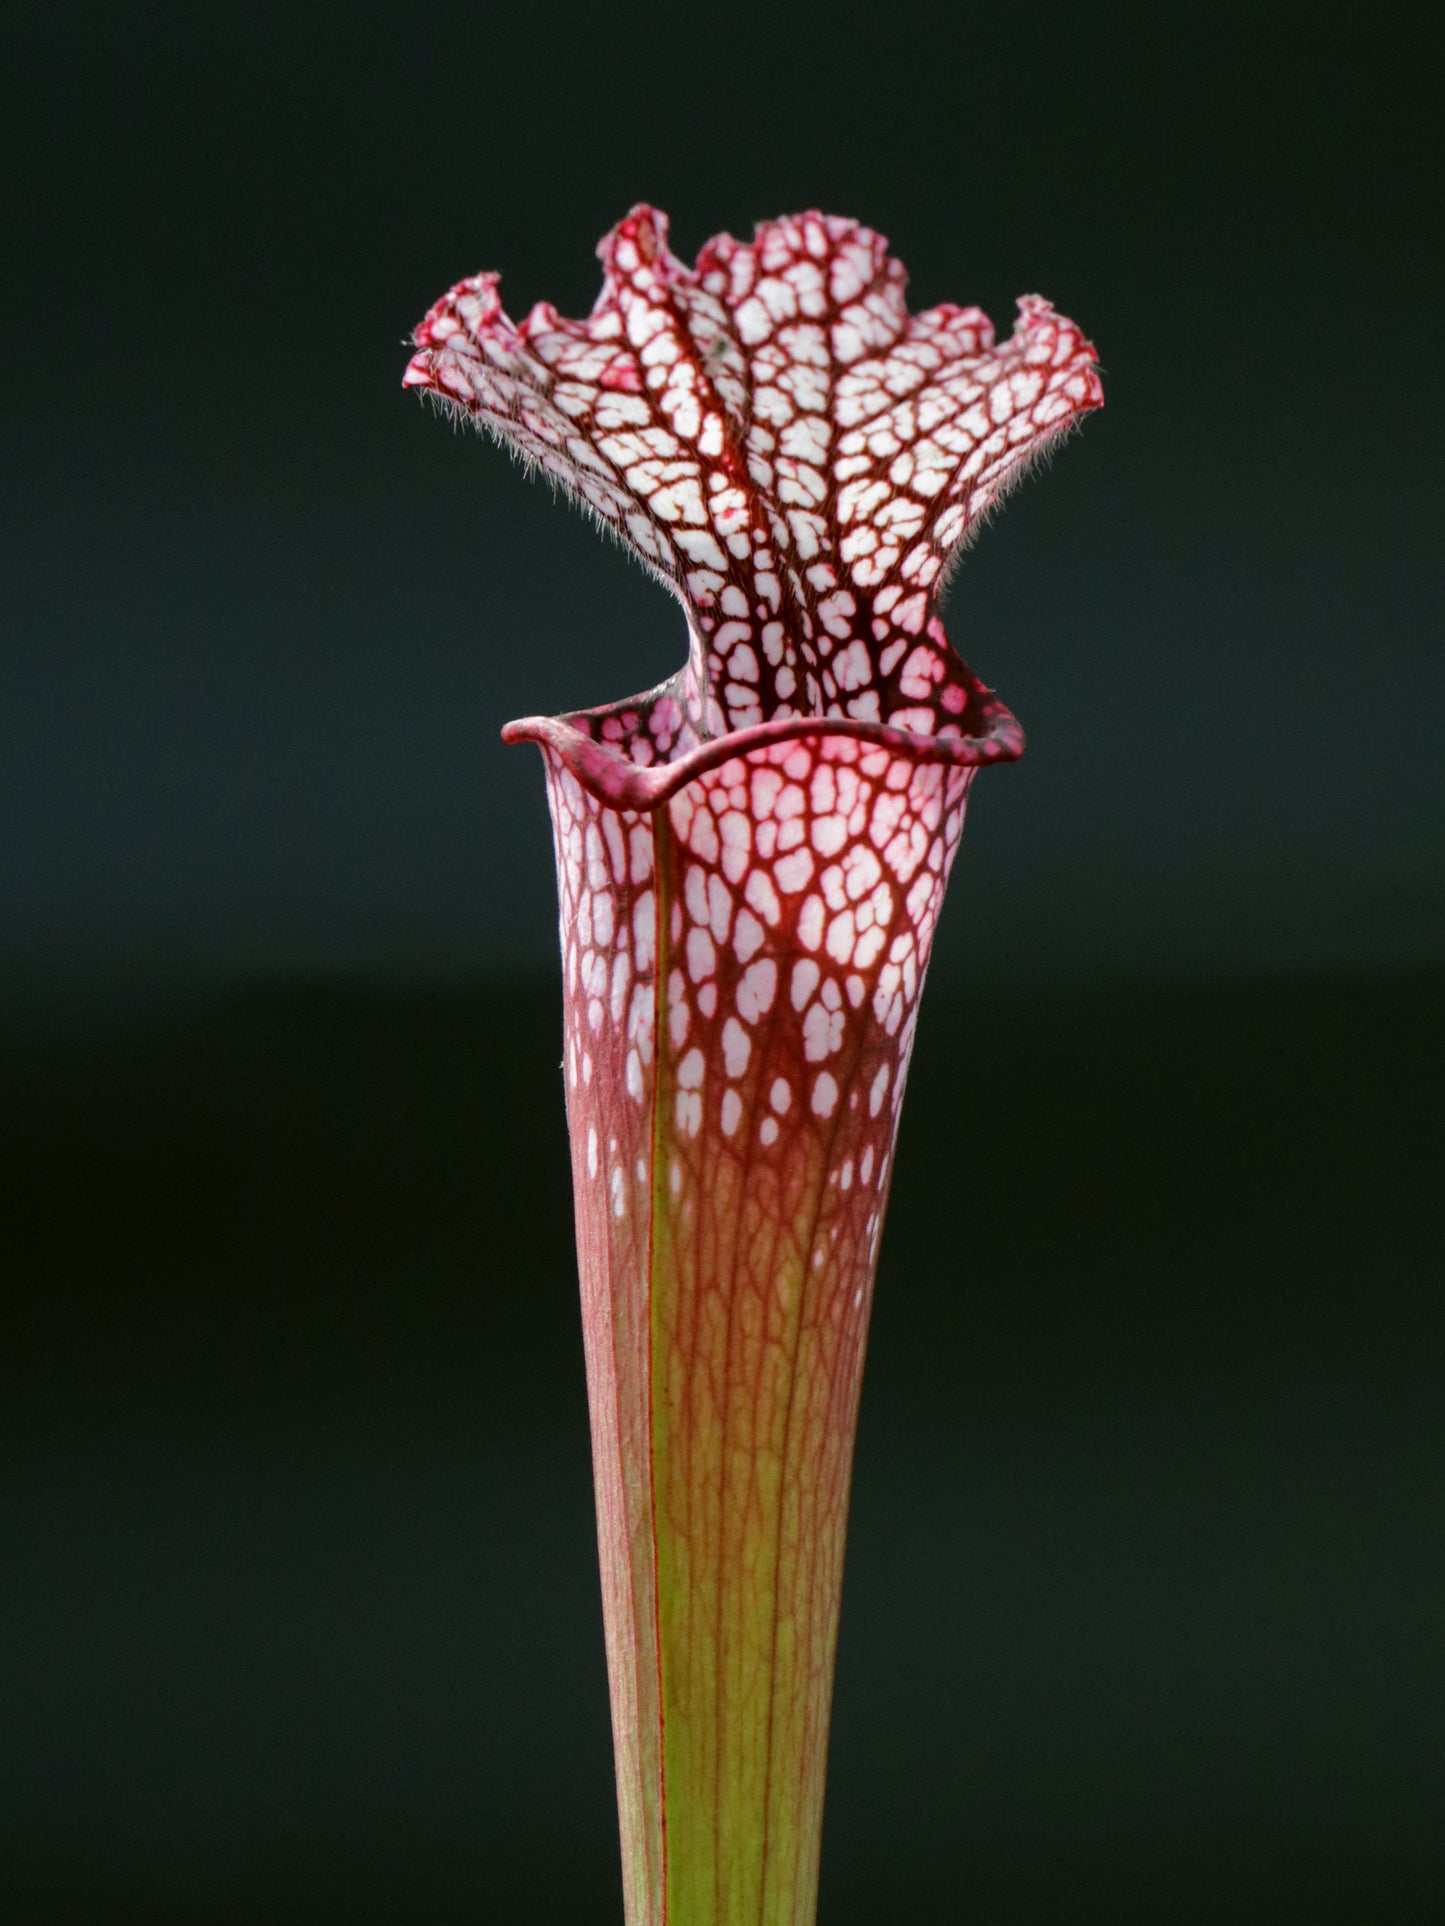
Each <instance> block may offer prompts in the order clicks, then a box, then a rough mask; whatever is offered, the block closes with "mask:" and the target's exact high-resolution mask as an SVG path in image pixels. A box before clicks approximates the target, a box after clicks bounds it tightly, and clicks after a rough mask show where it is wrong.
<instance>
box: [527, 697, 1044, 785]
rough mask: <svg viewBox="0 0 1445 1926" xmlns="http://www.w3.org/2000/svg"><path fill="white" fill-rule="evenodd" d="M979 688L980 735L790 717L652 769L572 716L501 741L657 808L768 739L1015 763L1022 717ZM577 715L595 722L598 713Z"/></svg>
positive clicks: (958, 761) (538, 719)
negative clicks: (842, 742) (542, 752)
mask: <svg viewBox="0 0 1445 1926" xmlns="http://www.w3.org/2000/svg"><path fill="white" fill-rule="evenodd" d="M980 693H981V695H982V697H983V698H984V700H983V701H982V702H981V704H980V708H981V710H982V713H983V716H984V717H986V718H987V727H986V729H985V731H984V733H983V734H981V735H976V736H920V735H917V734H915V733H914V732H913V731H912V730H908V729H895V728H893V727H891V726H890V725H889V724H888V723H886V722H855V721H852V720H851V719H849V718H847V717H840V716H787V717H784V718H782V719H781V720H779V721H776V722H760V723H757V724H755V725H754V726H753V727H752V728H749V729H737V730H732V731H730V732H729V733H728V734H727V735H724V736H714V737H712V738H711V739H710V740H708V741H706V742H702V743H699V744H698V746H697V747H696V748H695V749H690V750H688V751H687V753H686V754H685V755H682V756H679V757H678V758H677V759H676V761H674V762H667V763H660V764H656V765H654V766H653V767H652V768H650V769H644V768H641V767H639V765H638V764H637V763H635V762H631V761H629V760H628V758H627V757H626V756H625V755H623V754H621V753H620V751H619V750H618V749H617V748H615V747H614V746H613V745H612V744H611V743H608V742H599V741H598V740H597V739H596V738H595V737H593V736H591V735H589V734H587V733H586V732H585V731H584V730H583V729H581V728H579V727H578V726H577V723H576V722H575V721H574V720H573V719H572V718H571V717H569V716H522V717H519V719H518V720H517V721H515V722H509V723H508V724H507V725H506V727H505V728H504V729H503V730H502V740H503V742H509V743H515V742H535V743H539V744H542V745H544V746H545V747H546V748H549V749H551V750H553V751H554V752H555V753H556V755H557V756H558V757H559V758H560V759H561V761H562V762H563V763H564V764H565V765H566V767H567V768H568V769H570V770H571V772H572V774H573V775H574V776H575V777H576V778H577V780H578V782H579V783H581V785H582V787H583V788H584V789H586V790H587V791H589V793H590V794H592V795H593V796H595V797H596V798H597V800H598V801H599V802H604V803H607V804H609V805H611V807H613V808H614V809H639V810H653V809H658V808H660V807H661V805H662V804H663V803H665V802H667V801H668V800H669V798H671V797H672V796H675V795H676V794H677V792H678V790H679V789H682V788H683V787H684V786H685V785H686V784H687V783H689V782H691V781H692V780H693V779H694V777H696V776H700V775H702V774H703V773H704V772H705V771H706V770H709V769H714V768H716V767H717V766H718V765H719V764H720V763H724V762H729V761H731V760H732V759H733V757H735V756H745V755H747V754H748V753H749V752H750V751H751V750H754V749H761V748H764V747H765V746H767V745H768V744H770V743H775V742H795V741H799V740H802V739H804V738H814V737H818V736H851V737H853V738H854V739H855V740H856V741H859V742H870V743H877V744H878V745H880V746H881V747H883V748H886V749H896V750H901V751H902V752H904V753H905V754H907V755H908V756H910V757H911V758H912V759H913V760H914V761H916V762H944V763H953V764H955V765H957V766H959V767H962V768H978V767H981V766H983V765H984V764H986V763H993V762H1016V761H1017V760H1018V758H1019V757H1020V756H1021V755H1022V754H1023V750H1024V735H1023V730H1022V728H1021V727H1020V726H1019V723H1018V720H1017V718H1016V717H1015V716H1014V715H1013V714H1012V712H1011V711H1010V710H1009V709H1007V708H1005V706H1004V705H1003V703H1002V702H1000V701H999V700H998V698H997V697H996V696H994V695H992V694H991V693H990V692H988V691H984V690H981V691H980ZM578 713H579V716H580V717H581V718H583V719H589V720H590V717H591V714H592V713H595V712H588V711H585V710H584V711H579V712H578Z"/></svg>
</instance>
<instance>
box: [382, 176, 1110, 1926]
mask: <svg viewBox="0 0 1445 1926" xmlns="http://www.w3.org/2000/svg"><path fill="white" fill-rule="evenodd" d="M600 253H601V256H602V260H603V263H604V269H605V279H604V284H603V290H602V294H601V296H600V297H599V299H598V302H597V305H596V307H595V308H594V310H593V312H592V314H591V315H590V316H589V318H588V319H587V320H586V321H585V322H572V321H564V320H562V319H561V318H560V317H559V316H558V315H557V314H556V313H555V312H554V311H553V310H552V309H551V308H549V307H546V306H540V307H538V308H535V309H534V310H533V312H532V313H531V314H530V315H529V316H528V317H527V319H526V320H525V321H524V322H523V323H522V324H521V326H520V327H517V326H514V325H513V324H512V323H511V322H510V321H509V320H508V319H507V317H506V316H505V314H504V313H503V312H502V309H501V306H500V303H499V300H498V297H497V283H496V277H495V276H494V275H480V276H477V277H475V278H474V279H473V280H470V281H465V282H463V283H461V285H460V286H458V287H457V288H454V289H453V290H452V292H451V293H450V294H448V295H447V296H445V297H444V298H443V299H442V300H441V301H440V302H438V303H437V305H436V306H435V307H434V308H433V309H432V311H431V312H430V314H429V315H428V316H427V318H426V320H425V321H424V322H423V323H422V325H421V327H420V328H419V329H418V330H417V333H416V344H417V349H418V352H417V354H416V355H415V357H414V359H413V360H412V362H411V364H410V366H409V368H408V370H407V375H406V381H407V383H408V385H411V386H417V387H422V388H425V389H428V390H430V391H431V392H432V393H434V394H436V395H438V396H440V397H441V398H442V399H443V400H444V401H446V402H448V403H450V404H452V405H453V406H455V407H457V408H459V409H462V410H464V411H465V412H466V413H467V414H468V415H470V416H472V417H473V418H475V419H476V420H477V421H478V422H479V423H480V424H481V425H482V426H484V427H487V428H489V429H490V430H491V431H492V432H493V433H495V434H496V435H497V436H498V437H499V438H500V439H502V440H504V441H506V442H508V443H509V444H511V445H512V446H513V447H514V448H516V449H519V450H520V451H521V452H522V453H523V454H524V455H526V456H528V457H529V458H532V459H534V460H535V461H536V462H537V463H539V464H540V465H541V466H542V467H543V468H544V469H545V470H546V471H547V472H548V473H549V474H550V475H552V476H553V477H555V478H556V479H557V480H558V481H560V482H562V483H563V484H564V485H565V486H566V487H567V488H568V489H569V490H570V491H571V492H573V493H574V494H575V495H577V496H578V497H580V498H581V500H582V501H583V502H585V503H586V504H587V505H588V506H589V507H590V508H591V509H592V510H594V511H595V513H596V514H597V515H598V516H599V517H600V518H601V519H602V520H603V521H605V522H606V523H607V524H608V525H609V526H611V527H612V528H614V529H615V530H616V531H617V532H618V534H619V535H620V536H621V537H622V539H623V540H624V541H626V542H627V543H629V544H630V545H631V546H632V547H633V548H634V549H635V550H636V552H637V553H638V554H639V555H640V556H641V557H642V559H643V560H644V561H645V562H646V563H647V564H648V566H649V567H650V568H651V569H653V571H654V572H655V573H656V574H658V575H659V576H661V577H662V578H663V579H664V580H665V581H666V582H667V584H668V585H669V586H670V587H671V588H672V589H673V591H674V592H675V593H676V594H677V596H678V597H679V599H680V600H681V602H682V604H683V607H684V609H685V611H686V613H687V619H688V625H689V633H690V638H691V642H690V651H689V659H688V662H687V664H686V666H685V667H684V668H683V669H682V670H681V671H679V673H678V674H677V675H676V676H675V677H673V678H672V679H671V680H670V681H669V682H667V683H665V684H663V685H662V686H661V687H659V688H658V689H655V690H652V691H650V692H649V693H647V694H645V695H642V696H638V697H634V698H632V699H630V700H627V701H623V702H619V703H615V704H612V705H609V706H607V707H605V708H601V709H594V710H590V711H586V712H578V713H575V714H571V715H567V716H562V717H556V718H545V717H532V718H528V719H527V720H525V721H523V722H520V723H513V724H511V725H509V727H508V728H507V730H506V731H505V732H504V733H505V734H506V736H507V738H508V739H509V740H512V741H519V740H531V741H536V742H537V743H538V744H539V745H540V746H541V748H542V750H543V754H544V758H545V762H546V769H547V780H548V792H549V799H550V803H551V809H552V818H553V826H554V834H555V844H556V855H557V869H558V877H559V885H560V896H561V934H562V962H563V982H564V1006H565V1077H566V1089H567V1107H568V1121H569V1128H570V1132H571V1140H572V1158H573V1176H574V1183H575V1192H576V1212H577V1232H578V1249H579V1257H580V1269H581V1276H582V1296H583V1312H584V1332H585V1341H586V1349H587V1367H588V1384H589V1396H590V1400H591V1412H592V1434H593V1450H594V1460H595V1468H596V1482H597V1504H598V1520H599V1539H600V1543H601V1550H602V1567H603V1588H604V1601H605V1611H606V1621H607V1633H608V1638H607V1643H608V1654H609V1666H610V1676H611V1685H612V1700H613V1720H614V1735H615V1740H616V1749H617V1760H618V1784H619V1793H620V1801H621V1807H622V1822H623V1827H622V1829H623V1838H624V1872H625V1883H626V1891H627V1907H628V1920H629V1926H661V1923H662V1922H664V1921H665V1920H667V1919H668V1918H669V1916H670V1915H676V1916H677V1917H687V1918H691V1917H704V1916H706V1917H717V1918H719V1919H722V1918H723V1917H726V1918H727V1919H728V1920H732V1919H734V1918H736V1919H737V1920H739V1921H741V1920H743V1919H748V1920H752V1919H757V1918H763V1917H766V1918H768V1919H777V1920H778V1921H780V1922H781V1921H784V1920H787V1921H789V1922H794V1921H796V1922H800V1923H801V1922H803V1921H805V1920H807V1919H810V1918H811V1917H812V1914H811V1910H810V1907H811V1900H810V1898H809V1895H810V1894H811V1893H812V1892H813V1891H814V1889H815V1883H816V1867H817V1852H818V1840H819V1831H820V1825H821V1811H822V1787H823V1765H824V1758H825V1754H826V1739H827V1726H828V1706H829V1699H830V1694H831V1679H832V1659H833V1647H834V1640H835V1636H836V1627H837V1615H838V1601H839V1595H840V1588H841V1578H842V1557H843V1530H844V1520H845V1514H846V1506H847V1491H848V1482H849V1471H850V1464H851V1456H852V1444H853V1436H854V1430H855V1424H856V1413H857V1400H858V1389H859V1379H860V1373H861V1368H862V1359H863V1349H864V1340H865V1335H866V1331H867V1322H868V1313H869V1308H870V1301H871V1293H872V1284H873V1275H874V1269H875V1265H876V1259H877V1252H878V1241H879V1235H880V1232H881V1227H882V1221H883V1212H884V1206H885V1202H886V1199H887V1193H888V1183H889V1177H890V1173H891V1169H892V1161H893V1152H894V1143H895V1139H896V1133H897V1125H898V1116H899V1107H900V1104H901V1101H902V1096H903V1087H904V1082H905V1079H906V1076H907V1070H908V1060H909V1053H910V1049H911V1046H912V1039H913V1031H914V1023H915V1019H916V1015H917V1010H918V998H919V994H920V991H921V988H922V983H923V976H924V972H925V970H926V968H927V963H928V956H929V950H930V946H931V942H932V937H933V931H934V927H935V924H936V921H937V917H938V912H939V908H940V905H941V902H942V897H943V891H944V886H945V884H946V882H947V878H948V872H949V868H950V865H951V863H952V860H953V856H954V853H955V851H956V849H957V846H958V841H959V836H960V833H961V831H962V827H963V817H964V808H965V804H966V801H967V796H968V790H969V786H970V784H971V782H972V780H973V776H974V774H975V772H976V770H977V769H978V768H979V767H980V766H982V765H983V764H985V763H989V762H994V761H1000V760H1005V759H1008V758H1011V757H1014V756H1017V755H1018V754H1019V753H1020V751H1021V749H1022V736H1021V734H1020V732H1019V729H1018V725H1017V723H1016V722H1015V721H1014V719H1013V717H1012V716H1011V715H1010V714H1009V712H1008V710H1007V709H1006V708H1005V707H1004V706H1003V704H1002V703H1000V702H999V701H998V700H997V698H996V697H994V696H993V695H992V693H991V692H990V691H989V690H987V689H985V688H984V687H983V685H982V684H981V683H979V682H978V681H977V679H976V678H975V677H974V676H973V675H972V674H971V673H970V672H969V670H968V669H967V668H966V667H965V665H964V664H963V663H962V662H961V661H960V660H959V659H958V657H957V656H956V655H955V654H954V652H953V650H952V649H951V647H950V646H949V643H948V640H947V638H946V636H945V634H944V630H943V626H942V623H941V621H940V619H939V616H938V614H937V610H936V607H935V600H934V598H935V593H936V590H937V587H938V585H939V581H940V577H941V575H942V573H943V571H944V570H945V568H946V566H947V562H948V559H949V557H950V555H951V554H952V553H953V552H954V551H956V549H957V547H958V545H959V543H960V542H961V540H962V539H963V537H964V535H965V532H966V531H967V529H968V527H969V524H970V523H971V522H972V521H973V520H974V519H975V518H976V517H977V516H978V514H979V513H980V512H981V511H982V510H983V509H984V508H986V507H987V506H988V505H989V504H990V503H991V502H992V501H993V500H995V499H996V498H997V496H998V494H999V492H1000V491H1001V489H1002V488H1004V487H1005V486H1006V485H1007V484H1008V482H1009V481H1011V480H1012V479H1013V478H1014V477H1015V476H1016V475H1017V474H1018V473H1019V472H1020V471H1021V469H1022V466H1023V465H1024V464H1025V463H1026V462H1027V461H1028V459H1029V457H1030V456H1031V455H1033V454H1035V453H1036V452H1037V451H1038V449H1039V447H1040V446H1041V445H1042V444H1043V443H1044V442H1046V441H1047V440H1048V439H1049V438H1050V437H1052V436H1053V435H1055V434H1057V433H1058V432H1059V431H1061V430H1062V429H1064V428H1066V427H1067V426H1068V425H1069V424H1070V423H1071V422H1073V421H1074V420H1075V419H1076V418H1077V417H1078V416H1079V415H1080V414H1081V413H1082V412H1084V411H1086V410H1088V409H1091V408H1094V407H1097V406H1098V405H1099V403H1100V400H1101V394H1100V389H1099V383H1098V377H1097V373H1096V371H1095V367H1094V351H1093V349H1092V348H1091V347H1090V346H1089V345H1088V343H1087V342H1085V341H1084V339H1083V337H1082V336H1081V335H1080V333H1079V331H1078V330H1077V329H1076V328H1075V327H1074V326H1073V324H1072V323H1071V322H1068V321H1065V320H1063V319H1062V318H1061V317H1059V316H1058V315H1056V314H1055V313H1054V311H1053V309H1052V308H1051V307H1050V306H1049V305H1048V304H1047V303H1046V302H1044V301H1042V300H1039V299H1038V298H1037V297H1032V296H1031V297H1028V298H1026V299H1025V300H1024V301H1022V302H1021V303H1020V320H1019V326H1018V328H1017V330H1016V332H1015V334H1014V336H1013V338H1012V339H1011V340H1010V341H1009V342H1007V343H1005V344H1004V345H1003V346H1002V347H998V348H996V347H995V346H994V344H993V334H992V330H991V328H990V326H989V323H988V322H987V320H986V319H985V318H984V316H983V315H982V314H980V313H979V312H978V310H977V309H960V308H955V307H940V308H935V309H933V310H931V311H930V312H928V313H926V314H921V315H913V316H910V315H909V313H908V311H907V308H906V307H905V305H904V300H903V287H904V275H903V270H902V268H901V267H900V266H899V264H898V263H897V262H896V261H894V260H892V259H891V258H890V257H889V255H888V252H887V249H886V246H885V244H884V242H883V241H882V240H881V238H880V237H879V236H877V235H876V234H873V233H870V232H869V231H868V230H867V229H866V228H862V227H859V226H858V225H856V223H854V222H851V221H844V220H838V219H834V218H831V217H825V216H823V215H820V214H812V213H810V214H804V215H801V216H798V217H797V218H795V219H787V220H780V221H774V222H769V223H766V224H765V225H764V226H762V227H760V228H759V229H758V231H757V234H756V236H755V238H754V240H753V241H752V242H751V243H750V244H743V243H740V242H737V241H734V240H732V239H731V238H729V237H727V236H723V237H721V238H719V239H717V240H715V241H712V242H710V243H709V244H708V245H707V246H706V247H705V248H704V249H703V250H702V253H701V255H700V256H699V259H698V262H697V266H696V267H695V268H693V269H688V268H686V267H684V266H683V265H682V264H681V263H680V262H678V261H676V260H675V259H674V258H673V257H672V256H671V255H670V254H669V253H668V251H667V246H666V222H665V220H664V218H663V217H662V216H661V215H660V214H657V213H655V212H654V211H653V210H651V209H649V208H637V209H634V211H633V212H632V213H631V214H630V215H629V216H628V217H627V219H626V220H624V221H623V222H621V223H620V225H619V226H618V227H617V228H616V229H615V230H614V231H613V232H612V234H610V235H609V236H608V237H607V239H606V240H605V241H604V242H603V243H602V246H601V249H600ZM760 1841H761V1842H764V1843H763V1845H762V1846H761V1847H760V1844H759V1842H760ZM723 1892H725V1893H726V1894H728V1895H729V1901H728V1903H729V1905H730V1906H731V1907H733V1908H735V1910H732V1911H727V1912H726V1914H725V1915H724V1913H723V1912H716V1913H714V1912H713V1911H709V1910H706V1908H707V1907H708V1906H709V1905H710V1904H711V1900H710V1897H709V1896H710V1895H714V1894H716V1893H723Z"/></svg>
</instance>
